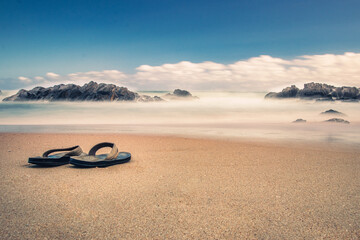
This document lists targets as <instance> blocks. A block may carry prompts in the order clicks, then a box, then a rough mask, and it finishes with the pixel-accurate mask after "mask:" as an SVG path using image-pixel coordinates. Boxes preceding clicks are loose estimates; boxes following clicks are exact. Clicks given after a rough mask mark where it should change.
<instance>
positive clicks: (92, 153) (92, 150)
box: [89, 142, 119, 160]
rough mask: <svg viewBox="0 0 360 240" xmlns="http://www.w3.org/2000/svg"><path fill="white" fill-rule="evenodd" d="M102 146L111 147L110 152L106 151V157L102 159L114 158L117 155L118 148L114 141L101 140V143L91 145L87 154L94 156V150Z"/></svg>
mask: <svg viewBox="0 0 360 240" xmlns="http://www.w3.org/2000/svg"><path fill="white" fill-rule="evenodd" d="M104 147H111V151H110V153H108V154H107V155H106V158H105V159H104V160H111V159H114V158H116V157H117V155H118V152H119V150H118V148H117V147H116V145H115V144H114V143H109V142H103V143H99V144H96V145H95V146H93V148H92V149H90V152H89V156H95V154H96V152H97V151H98V150H99V149H101V148H104Z"/></svg>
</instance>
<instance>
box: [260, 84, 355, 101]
mask: <svg viewBox="0 0 360 240" xmlns="http://www.w3.org/2000/svg"><path fill="white" fill-rule="evenodd" d="M265 98H280V99H281V98H301V99H312V100H318V101H334V100H340V101H359V99H360V90H359V88H356V87H334V86H331V85H328V84H324V83H313V82H311V83H306V84H304V88H303V89H298V88H297V87H296V86H295V85H292V86H291V87H287V88H284V89H283V90H282V91H281V92H278V93H276V92H270V93H268V94H266V95H265Z"/></svg>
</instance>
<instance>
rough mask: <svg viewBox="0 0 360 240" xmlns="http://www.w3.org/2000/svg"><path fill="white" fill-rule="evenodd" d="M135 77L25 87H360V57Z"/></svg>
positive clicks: (76, 78)
mask: <svg viewBox="0 0 360 240" xmlns="http://www.w3.org/2000/svg"><path fill="white" fill-rule="evenodd" d="M136 70H137V72H136V73H135V74H126V73H123V72H121V71H118V70H104V71H89V72H77V73H71V74H67V75H58V74H56V73H51V72H49V73H46V74H45V75H44V76H37V77H34V78H29V77H24V76H21V77H19V78H18V79H17V80H18V81H19V82H21V83H22V84H23V85H24V86H29V87H30V86H33V85H47V86H48V85H53V84H55V83H75V84H83V83H85V82H89V81H91V80H93V81H97V82H106V83H114V84H117V85H122V86H127V87H129V88H131V89H136V90H172V89H174V88H185V89H190V90H232V91H269V90H274V89H276V90H278V89H280V88H282V87H284V86H288V85H291V84H296V85H298V86H299V87H301V86H302V84H303V83H306V82H322V83H329V84H333V85H336V86H357V87H360V53H353V52H347V53H344V54H342V55H335V54H324V55H305V56H300V57H297V58H294V59H290V60H286V59H282V58H275V57H272V56H268V55H261V56H259V57H253V58H249V59H246V60H241V61H237V62H235V63H232V64H221V63H215V62H210V61H206V62H202V63H192V62H189V61H182V62H179V63H174V64H168V63H167V64H163V65H161V66H150V65H141V66H139V67H138V68H136Z"/></svg>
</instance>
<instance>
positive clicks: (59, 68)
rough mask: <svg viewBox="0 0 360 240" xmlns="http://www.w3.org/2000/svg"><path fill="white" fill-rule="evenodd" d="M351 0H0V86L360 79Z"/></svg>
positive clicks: (266, 86)
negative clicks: (96, 82) (92, 81)
mask: <svg viewBox="0 0 360 240" xmlns="http://www.w3.org/2000/svg"><path fill="white" fill-rule="evenodd" d="M359 9H360V1H358V0H342V1H339V0H336V1H334V0H326V1H325V0H316V1H314V0H311V1H309V0H301V1H300V0H293V1H291V0H286V1H285V0H272V1H270V0H249V1H248V0H223V1H214V0H192V1H186V0H182V1H179V0H177V1H175V0H152V1H149V0H147V1H145V0H117V1H109V0H102V1H92V0H86V1H76V0H72V1H68V0H62V1H52V0H47V1H42V0H37V1H26V0H11V1H5V0H0V89H5V90H6V89H19V88H31V87H33V86H37V85H40V86H50V85H54V84H57V83H60V82H61V83H76V84H83V83H85V82H88V81H90V80H95V81H98V82H110V83H115V84H117V85H121V86H127V87H129V88H131V89H134V90H171V89H173V88H188V89H194V90H238V91H262V90H263V91H266V90H271V89H273V88H277V87H280V86H286V85H289V84H302V83H304V82H309V81H315V82H328V83H331V84H335V85H352V86H357V87H360V70H359V69H360V44H359V43H360V14H359Z"/></svg>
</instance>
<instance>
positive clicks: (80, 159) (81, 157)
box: [29, 142, 131, 167]
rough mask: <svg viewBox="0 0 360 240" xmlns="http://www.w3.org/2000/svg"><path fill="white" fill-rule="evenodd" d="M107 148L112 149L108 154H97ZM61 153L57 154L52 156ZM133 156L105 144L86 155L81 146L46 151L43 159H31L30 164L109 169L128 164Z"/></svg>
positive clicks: (93, 148) (92, 149)
mask: <svg viewBox="0 0 360 240" xmlns="http://www.w3.org/2000/svg"><path fill="white" fill-rule="evenodd" d="M105 147H110V148H111V151H110V152H109V153H108V154H99V155H96V152H97V151H98V150H99V149H101V148H105ZM55 152H60V153H57V154H52V153H55ZM130 159H131V154H130V153H128V152H119V150H118V148H117V147H116V145H115V144H114V143H109V142H103V143H99V144H97V145H95V146H94V147H92V148H91V149H90V151H89V154H86V153H84V152H83V151H82V149H81V147H80V146H74V147H70V148H59V149H51V150H49V151H46V152H45V153H44V154H43V156H42V157H31V158H29V163H32V164H36V165H40V166H60V165H64V164H68V163H70V164H73V165H75V166H78V167H107V166H112V165H115V164H121V163H126V162H128V161H130Z"/></svg>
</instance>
